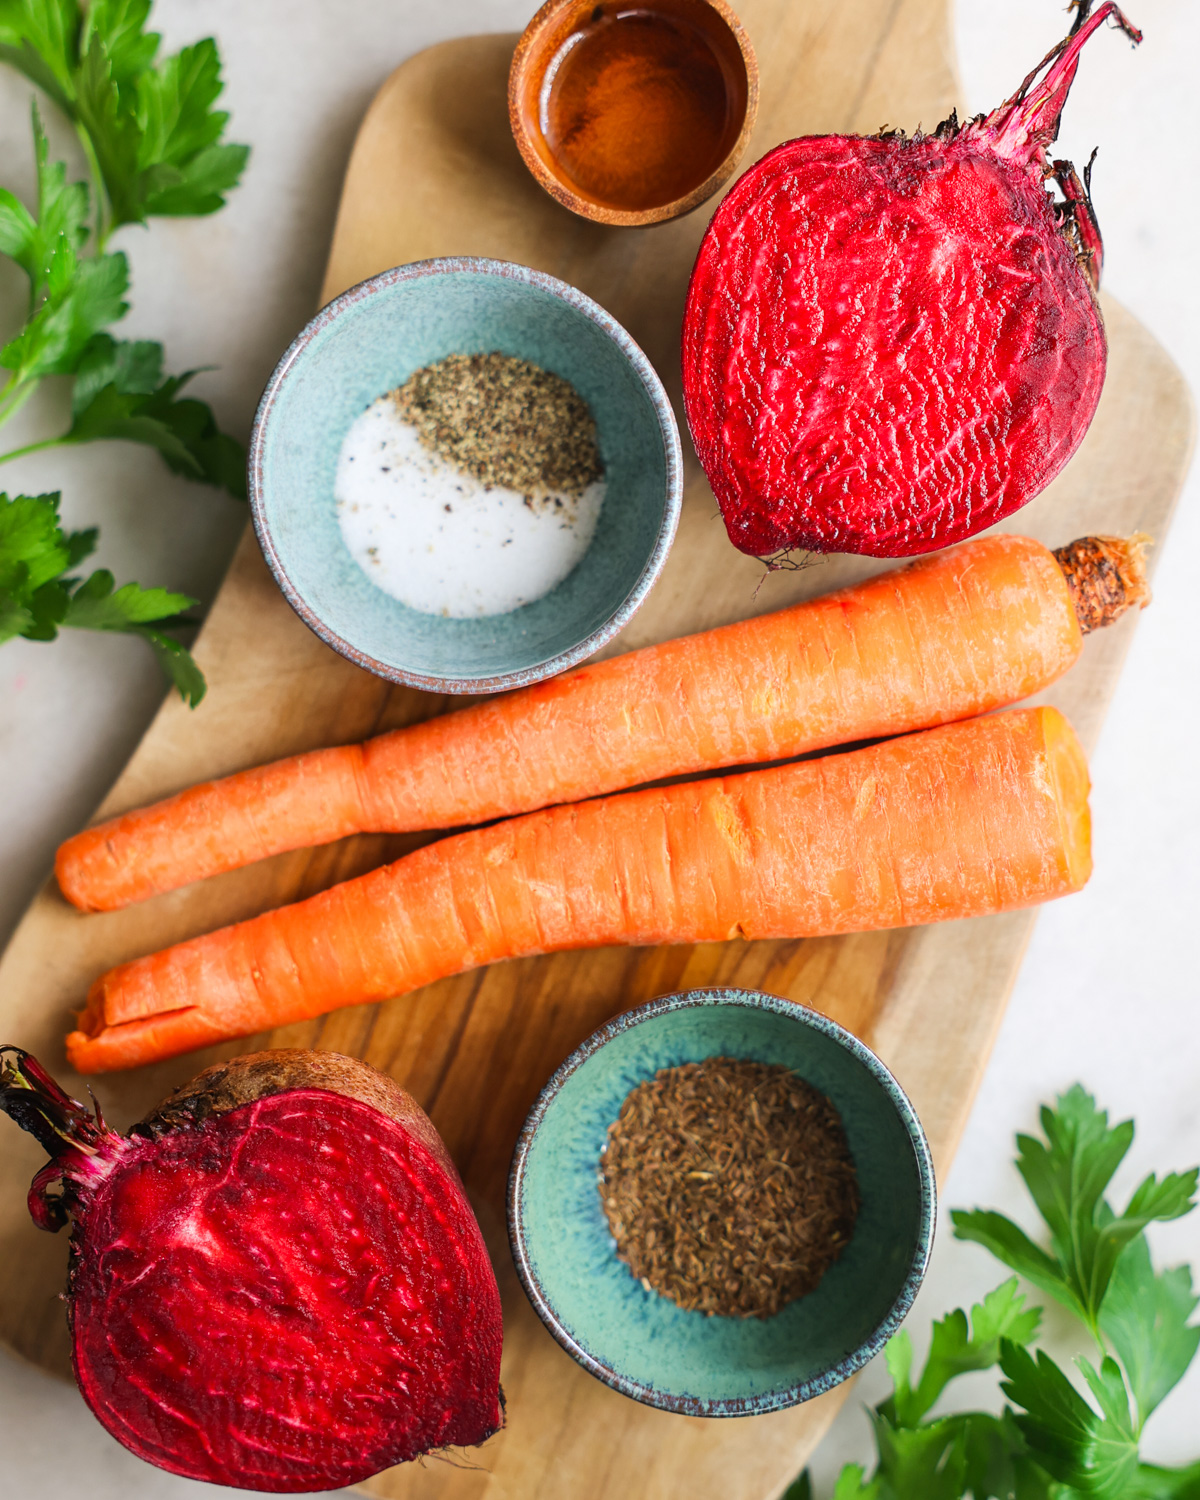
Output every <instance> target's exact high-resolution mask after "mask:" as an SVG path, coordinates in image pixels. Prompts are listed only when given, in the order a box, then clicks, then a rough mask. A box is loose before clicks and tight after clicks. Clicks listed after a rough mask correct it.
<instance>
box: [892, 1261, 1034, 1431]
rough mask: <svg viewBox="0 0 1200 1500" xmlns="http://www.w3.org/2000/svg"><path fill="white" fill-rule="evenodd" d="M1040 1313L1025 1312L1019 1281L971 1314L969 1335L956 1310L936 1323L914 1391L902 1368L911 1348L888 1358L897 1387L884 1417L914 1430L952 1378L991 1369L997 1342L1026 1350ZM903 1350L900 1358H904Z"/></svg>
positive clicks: (993, 1293) (1012, 1281)
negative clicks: (906, 1352)
mask: <svg viewBox="0 0 1200 1500" xmlns="http://www.w3.org/2000/svg"><path fill="white" fill-rule="evenodd" d="M1041 1318H1042V1312H1041V1308H1038V1307H1030V1308H1026V1306H1025V1297H1024V1294H1023V1293H1022V1292H1021V1291H1020V1290H1019V1289H1018V1285H1017V1278H1016V1277H1015V1276H1013V1277H1012V1278H1010V1280H1008V1281H1006V1282H1003V1283H1002V1284H1001V1285H1000V1286H998V1287H996V1288H995V1290H994V1291H991V1292H989V1293H988V1294H987V1296H986V1297H985V1298H984V1299H983V1301H982V1302H981V1303H978V1304H976V1306H974V1307H973V1308H972V1309H971V1329H970V1332H969V1333H968V1329H967V1318H966V1314H965V1313H964V1312H963V1311H962V1309H961V1308H957V1309H955V1311H954V1312H952V1313H950V1314H948V1316H946V1317H945V1318H943V1319H942V1320H941V1321H940V1322H938V1323H935V1324H934V1325H933V1338H932V1341H931V1343H930V1347H929V1357H928V1359H927V1360H926V1362H925V1368H924V1370H923V1371H922V1372H921V1379H920V1381H919V1382H918V1384H917V1386H916V1388H915V1389H913V1388H911V1387H910V1386H909V1383H908V1370H907V1368H906V1364H910V1363H911V1359H912V1347H911V1344H910V1345H909V1346H908V1359H907V1361H904V1360H903V1359H902V1358H897V1359H896V1360H895V1363H893V1358H892V1357H889V1358H888V1369H889V1371H890V1373H891V1375H892V1379H893V1381H894V1382H895V1385H896V1392H895V1395H894V1396H893V1397H892V1399H891V1402H890V1403H888V1405H890V1411H889V1413H888V1415H889V1416H890V1417H891V1418H892V1420H893V1421H895V1422H897V1423H898V1424H899V1425H900V1426H902V1427H913V1426H915V1425H916V1424H917V1423H918V1422H919V1421H920V1420H921V1418H922V1417H923V1416H924V1415H925V1413H926V1412H927V1411H929V1410H930V1409H931V1407H932V1406H933V1405H934V1403H935V1402H936V1401H937V1399H938V1397H939V1396H940V1395H941V1394H942V1392H943V1390H945V1388H946V1386H947V1385H948V1384H949V1382H950V1381H951V1380H953V1379H954V1377H955V1376H956V1375H963V1374H966V1373H967V1372H968V1371H971V1370H986V1369H989V1368H990V1367H991V1366H992V1365H994V1364H995V1363H996V1361H997V1360H998V1359H999V1357H1000V1340H1001V1339H1002V1338H1008V1339H1012V1340H1013V1341H1014V1342H1016V1343H1019V1344H1027V1343H1028V1342H1029V1341H1030V1339H1032V1338H1033V1336H1034V1334H1036V1332H1037V1330H1038V1325H1039V1323H1040V1322H1041ZM901 1337H903V1338H904V1339H905V1340H907V1335H906V1334H903V1335H901V1334H898V1335H897V1336H896V1338H895V1339H893V1340H891V1343H890V1344H889V1346H888V1351H886V1352H887V1353H888V1354H889V1355H890V1350H891V1344H895V1343H897V1342H898V1341H899V1340H900V1338H901ZM902 1352H903V1351H902V1349H901V1353H902Z"/></svg>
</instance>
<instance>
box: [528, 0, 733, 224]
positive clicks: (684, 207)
mask: <svg viewBox="0 0 1200 1500" xmlns="http://www.w3.org/2000/svg"><path fill="white" fill-rule="evenodd" d="M614 23H615V24H616V25H623V26H627V27H628V26H630V25H634V26H643V27H645V26H654V25H655V23H659V25H660V26H662V27H663V30H662V31H660V36H661V35H665V34H667V33H666V28H671V31H672V32H674V33H675V34H676V35H677V36H678V37H679V38H680V39H681V41H682V43H683V47H684V48H685V49H686V48H687V47H690V48H691V53H692V56H691V64H690V65H686V66H685V64H684V63H681V64H680V82H681V83H683V84H686V83H687V81H688V80H689V79H694V78H695V77H696V70H695V64H696V62H697V60H699V63H700V64H701V67H702V70H703V71H704V76H705V78H706V79H707V81H708V82H709V83H711V82H712V80H713V79H714V78H715V77H717V76H719V78H720V83H721V86H722V89H723V96H724V97H723V100H722V101H721V102H720V103H718V102H717V100H716V99H713V100H712V101H711V108H712V109H713V110H714V111H715V110H716V109H718V108H720V109H721V110H722V111H723V113H724V122H723V124H722V125H720V126H719V128H718V129H717V132H716V138H715V140H713V139H712V137H711V133H710V138H709V139H708V141H707V142H706V143H704V144H703V145H698V143H700V142H701V141H702V136H703V132H698V131H696V130H695V129H693V128H691V122H689V120H688V119H687V117H686V116H685V115H684V114H681V115H680V116H679V117H678V119H677V128H676V130H675V131H674V132H670V133H669V134H664V133H663V132H662V131H661V130H660V129H658V128H656V122H655V121H654V120H653V119H652V115H653V110H643V109H641V108H640V107H639V106H635V105H634V102H633V101H634V99H635V97H637V98H638V99H639V101H640V99H641V98H642V97H643V96H635V95H634V93H633V92H632V90H629V91H626V92H625V93H624V95H622V91H621V82H622V71H621V67H617V68H615V69H613V68H610V76H609V79H607V80H606V82H607V85H608V93H607V94H606V95H604V96H603V98H604V101H605V102H606V103H612V104H615V106H616V107H615V109H612V110H610V111H609V112H608V115H607V121H608V124H607V127H606V125H605V119H606V116H605V114H604V112H603V106H602V105H601V106H600V107H599V108H600V112H599V113H594V114H592V115H591V116H590V117H588V118H587V119H586V126H585V128H586V130H587V131H589V132H590V133H591V134H590V136H589V139H591V140H592V142H593V145H594V146H595V147H596V149H595V150H594V151H593V152H592V156H591V158H590V160H591V163H592V165H593V167H594V170H591V169H589V170H583V171H581V170H580V161H581V160H582V157H581V156H580V155H579V153H577V158H578V159H577V160H576V161H575V162H574V163H571V162H569V161H567V160H564V152H562V151H559V150H556V148H555V145H554V143H553V141H552V140H549V139H547V135H548V133H549V134H550V135H551V136H553V134H554V119H553V107H554V99H555V95H554V94H553V93H552V90H553V89H554V88H555V84H556V79H557V78H558V74H559V70H560V69H561V68H562V67H564V65H565V63H566V60H567V59H568V57H569V56H570V53H571V51H573V50H574V49H575V47H576V46H577V45H579V43H580V41H581V40H587V39H588V38H590V37H594V36H595V35H596V34H597V32H598V31H599V29H600V28H602V27H605V26H611V25H613V24H614ZM644 34H645V33H643V35H644ZM610 35H612V34H610ZM626 35H628V33H626ZM580 55H582V54H580ZM680 55H681V56H682V52H681V54H680ZM643 56H644V54H641V53H639V52H637V51H632V52H629V53H627V54H626V55H625V56H624V57H623V58H622V64H624V63H625V62H626V61H627V60H629V59H632V62H630V63H629V67H630V68H631V69H636V68H637V67H639V66H642V65H643ZM672 65H673V64H672V60H671V59H670V58H669V57H667V58H660V59H659V60H658V64H657V67H658V71H657V75H656V76H654V77H652V76H651V75H649V74H647V73H646V72H643V75H642V78H643V81H645V80H647V79H649V87H650V88H651V89H653V90H655V92H654V93H653V94H647V95H646V96H645V97H646V98H647V99H650V100H652V102H653V105H654V107H655V108H657V109H659V110H664V109H665V110H667V111H668V112H669V111H670V110H671V108H672V107H673V106H672V98H673V97H674V92H675V91H672V90H671V89H670V88H669V86H664V71H665V73H666V75H668V76H669V71H670V69H671V67H672ZM645 66H646V67H650V66H651V65H650V64H645ZM689 68H690V70H689ZM718 70H719V73H718ZM623 76H624V77H625V78H628V77H629V76H630V73H629V72H628V71H626V72H625V73H624V75H623ZM564 86H565V85H564ZM684 92H685V91H684V90H680V91H679V97H680V98H681V99H682V98H683V95H684ZM589 97H590V98H591V99H596V98H599V97H601V95H600V94H593V95H591V96H589ZM622 106H623V107H622ZM702 107H704V106H703V105H702V103H701V101H700V99H699V96H698V95H697V96H694V97H693V99H692V102H691V104H690V105H687V104H682V103H681V104H680V106H679V108H680V109H681V111H682V110H686V109H688V108H691V110H692V111H693V114H694V112H695V111H696V110H697V109H700V108H702ZM757 112H758V63H757V61H756V60H755V56H754V49H753V47H752V46H751V45H750V38H749V37H748V36H747V35H746V32H745V30H744V28H743V27H742V24H741V22H740V21H739V20H738V18H737V16H736V15H734V13H733V11H732V10H730V8H729V6H728V5H726V4H725V0H644V3H642V4H639V5H638V7H637V10H636V12H635V13H634V14H633V15H632V16H631V15H630V13H629V11H628V9H621V8H619V7H618V5H617V4H616V3H614V0H602V3H601V4H597V3H596V0H547V3H546V4H545V5H543V6H542V8H541V10H539V11H538V13H537V15H536V16H534V18H533V20H532V21H530V23H529V25H528V26H527V27H526V28H525V30H524V32H522V34H521V39H520V41H519V42H518V43H517V50H516V51H515V52H514V53H513V60H512V67H511V68H510V70H509V75H508V116H509V121H510V123H511V125H512V132H513V135H514V136H515V137H516V142H517V145H518V147H519V148H520V151H521V155H522V156H523V157H524V159H525V164H526V166H527V167H528V168H529V170H530V171H531V172H532V173H533V175H534V177H536V178H537V180H538V182H540V183H541V185H542V186H543V187H544V188H545V189H546V191H547V192H548V193H549V194H550V195H551V196H552V197H553V198H556V199H557V200H558V201H559V202H560V203H561V204H563V205H564V206H565V207H567V208H569V209H570V210H571V211H572V212H573V213H577V214H580V215H581V216H582V217H583V218H585V219H591V220H593V221H594V222H596V223H598V224H620V225H627V224H628V225H633V224H658V223H662V222H663V221H664V220H666V219H675V218H678V217H679V216H680V215H681V214H686V213H690V212H691V211H692V209H694V208H697V207H699V205H700V204H701V203H703V202H704V201H705V199H706V198H709V197H711V196H712V194H713V193H715V192H716V191H717V189H718V188H719V187H721V186H722V185H723V184H724V183H725V182H727V181H728V180H729V178H730V177H731V176H732V175H733V172H734V169H735V168H736V166H737V164H738V161H739V160H740V159H741V156H742V153H743V152H744V151H745V149H746V145H747V143H748V141H749V139H750V132H751V130H752V129H753V128H754V117H755V115H756V114H757ZM658 123H661V116H660V120H659V122H658ZM672 137H673V139H672ZM574 139H575V140H576V141H578V139H579V137H578V136H575V137H574ZM664 142H667V144H666V145H664ZM653 143H657V145H658V150H657V151H654V150H652V149H650V150H648V149H647V148H648V147H650V146H652V144H653ZM689 157H690V158H691V159H690V160H689ZM626 162H627V163H628V167H627V169H626V168H625V166H624V163H626ZM665 183H670V184H671V185H672V187H673V191H669V192H665V193H662V194H661V200H662V201H659V196H660V194H659V193H658V192H657V191H656V190H657V189H659V188H660V187H661V186H662V185H663V184H665Z"/></svg>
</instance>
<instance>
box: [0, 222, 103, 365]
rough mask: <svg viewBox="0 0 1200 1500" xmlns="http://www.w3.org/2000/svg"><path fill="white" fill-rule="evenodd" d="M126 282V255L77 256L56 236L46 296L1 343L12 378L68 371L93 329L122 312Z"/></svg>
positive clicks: (1, 353) (1, 357)
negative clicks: (18, 330) (4, 341)
mask: <svg viewBox="0 0 1200 1500" xmlns="http://www.w3.org/2000/svg"><path fill="white" fill-rule="evenodd" d="M128 286H129V267H128V264H127V262H126V260H125V257H124V255H121V254H117V255H100V256H95V257H92V258H90V259H87V260H82V261H80V260H78V259H77V257H76V255H75V251H74V250H73V249H72V248H71V246H70V244H69V243H68V242H67V240H66V239H65V237H60V239H59V241H58V244H57V246H56V247H55V249H54V252H53V254H52V255H51V257H50V264H49V269H48V273H47V280H46V296H45V300H44V301H43V303H42V305H41V306H40V307H39V308H38V310H37V311H36V312H35V313H34V314H33V316H32V317H31V318H30V319H29V321H28V322H27V323H26V324H25V327H24V328H23V329H22V330H21V332H20V333H19V334H18V335H17V336H16V338H15V339H12V340H11V341H10V342H9V343H7V344H6V345H5V346H4V348H3V349H0V365H3V366H4V368H5V369H7V370H12V371H13V375H14V384H16V385H23V384H25V383H26V382H28V381H32V380H39V379H41V378H42V376H44V375H70V374H71V373H72V372H73V370H74V369H75V366H76V364H77V363H78V362H79V359H80V357H81V355H82V354H83V351H84V348H85V347H86V345H87V344H88V342H89V341H90V340H91V338H92V337H93V335H94V334H95V333H96V332H97V331H98V330H99V329H101V328H103V327H104V326H105V324H107V323H115V322H116V321H117V319H118V318H122V317H124V316H125V313H126V311H127V310H128V303H126V302H125V301H124V300H123V298H124V294H125V291H126V289H127V288H128Z"/></svg>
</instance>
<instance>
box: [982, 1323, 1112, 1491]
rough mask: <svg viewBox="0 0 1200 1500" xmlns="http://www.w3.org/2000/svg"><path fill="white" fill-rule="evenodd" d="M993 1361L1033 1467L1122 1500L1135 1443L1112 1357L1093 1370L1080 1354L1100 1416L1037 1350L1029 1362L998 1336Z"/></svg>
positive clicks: (1025, 1354)
mask: <svg viewBox="0 0 1200 1500" xmlns="http://www.w3.org/2000/svg"><path fill="white" fill-rule="evenodd" d="M1000 1366H1001V1369H1002V1370H1003V1371H1004V1373H1005V1375H1006V1376H1007V1377H1008V1378H1007V1380H1004V1381H1002V1382H1001V1389H1002V1390H1003V1391H1004V1393H1005V1395H1006V1396H1008V1397H1009V1398H1010V1399H1011V1400H1012V1401H1014V1402H1015V1403H1016V1404H1017V1406H1019V1407H1023V1408H1024V1410H1023V1411H1021V1412H1017V1413H1016V1415H1015V1417H1014V1421H1015V1422H1016V1425H1017V1427H1018V1428H1019V1429H1020V1432H1021V1435H1022V1436H1023V1437H1024V1439H1025V1442H1026V1444H1027V1445H1028V1447H1029V1451H1030V1454H1031V1456H1032V1457H1033V1458H1034V1459H1035V1460H1036V1461H1037V1462H1038V1463H1039V1464H1040V1465H1041V1467H1042V1468H1044V1469H1045V1470H1046V1471H1047V1473H1049V1474H1050V1475H1052V1476H1053V1477H1054V1478H1055V1479H1057V1480H1059V1481H1060V1482H1061V1483H1063V1484H1068V1485H1071V1486H1072V1487H1073V1488H1075V1489H1078V1490H1082V1491H1083V1492H1084V1493H1085V1494H1089V1495H1098V1496H1100V1497H1102V1500H1128V1497H1129V1493H1130V1486H1131V1484H1132V1482H1133V1480H1134V1476H1135V1475H1136V1473H1137V1469H1138V1444H1137V1438H1136V1436H1135V1435H1134V1433H1133V1425H1132V1420H1131V1417H1130V1413H1129V1400H1128V1395H1127V1393H1126V1391H1125V1383H1124V1381H1123V1380H1122V1378H1121V1372H1120V1369H1119V1368H1118V1366H1117V1364H1116V1362H1115V1361H1114V1360H1112V1359H1106V1360H1105V1361H1104V1363H1103V1364H1102V1365H1101V1368H1100V1371H1099V1372H1097V1371H1096V1370H1094V1369H1093V1368H1092V1367H1091V1366H1090V1365H1089V1364H1087V1363H1086V1361H1081V1368H1082V1369H1083V1372H1084V1375H1085V1377H1086V1378H1087V1380H1088V1384H1089V1386H1090V1387H1091V1389H1092V1392H1093V1394H1094V1395H1096V1397H1097V1399H1098V1400H1100V1401H1101V1403H1102V1405H1103V1415H1097V1413H1096V1412H1095V1411H1094V1410H1093V1409H1092V1407H1091V1406H1089V1405H1088V1403H1087V1402H1086V1401H1085V1400H1084V1399H1083V1397H1082V1396H1081V1395H1080V1394H1079V1392H1078V1391H1077V1390H1076V1389H1075V1387H1074V1386H1073V1385H1072V1384H1071V1382H1070V1381H1069V1380H1068V1379H1067V1377H1066V1376H1065V1375H1064V1374H1063V1372H1062V1370H1060V1369H1059V1367H1058V1366H1057V1365H1056V1364H1055V1362H1054V1361H1053V1360H1052V1359H1051V1358H1050V1356H1049V1355H1048V1354H1047V1353H1046V1352H1045V1351H1044V1350H1039V1351H1038V1355H1037V1359H1036V1361H1035V1360H1034V1358H1033V1356H1032V1355H1031V1354H1030V1353H1029V1351H1028V1350H1027V1349H1024V1348H1023V1347H1022V1346H1021V1345H1020V1344H1014V1343H1012V1342H1011V1341H1009V1340H1008V1339H1005V1340H1004V1341H1003V1342H1002V1344H1001V1353H1000Z"/></svg>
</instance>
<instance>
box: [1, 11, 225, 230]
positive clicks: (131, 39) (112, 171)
mask: <svg viewBox="0 0 1200 1500" xmlns="http://www.w3.org/2000/svg"><path fill="white" fill-rule="evenodd" d="M149 16H150V0H92V3H90V4H89V5H88V7H87V9H86V11H85V12H82V13H81V11H80V8H79V5H78V4H77V3H76V0H0V58H2V59H4V60H6V61H8V62H11V63H12V64H13V65H14V66H16V67H18V68H20V69H21V71H22V72H23V73H25V75H26V76H27V77H28V78H31V79H32V80H33V81H34V82H35V83H36V84H38V85H39V87H41V88H44V89H45V90H46V92H47V93H49V94H50V96H51V97H52V98H53V99H54V100H55V102H56V103H57V104H58V105H59V107H60V108H61V109H62V110H63V111H64V112H65V113H66V114H67V115H69V116H70V118H71V119H72V120H73V121H74V122H75V124H76V125H77V127H78V128H79V130H80V132H81V134H82V135H83V136H84V138H85V143H86V145H87V146H88V148H89V150H90V152H91V154H92V156H93V158H94V160H95V164H96V167H97V169H98V171H99V173H100V178H101V180H102V182H103V184H104V191H105V193H106V195H107V197H108V203H109V209H110V222H109V224H108V226H107V228H108V232H111V231H112V230H113V229H114V228H116V227H117V226H118V225H120V224H140V223H143V222H144V221H145V220H146V219H147V218H148V217H150V216H152V215H163V214H171V215H179V214H208V213H212V212H214V211H215V210H216V209H218V208H220V207H221V205H222V204H223V203H224V201H225V198H224V195H225V194H226V193H227V192H228V191H229V190H230V189H231V188H233V187H235V186H236V184H237V182H238V180H239V178H240V177H241V174H242V172H243V170H244V168H245V165H246V161H247V158H248V156H249V148H248V147H246V146H238V145H231V144H227V145H222V144H220V138H221V136H222V134H223V133H224V130H225V126H226V124H227V123H228V119H229V116H228V115H227V114H226V113H225V112H224V111H223V110H217V109H214V108H213V105H214V103H215V101H216V100H217V98H218V97H219V95H220V93H221V90H222V88H223V83H222V79H221V62H220V57H219V55H218V52H217V48H216V43H215V42H214V41H213V40H212V39H211V38H206V39H205V40H204V41H201V42H197V43H195V44H194V45H193V46H190V47H184V48H182V49H181V50H180V51H179V52H177V53H174V54H172V55H171V56H170V57H167V58H165V59H163V60H162V61H158V60H157V58H158V48H159V43H160V41H161V38H160V37H159V36H158V34H157V33H156V32H152V31H148V30H147V29H146V27H147V22H148V21H149ZM105 238H106V236H105V235H101V236H100V242H101V243H103V241H104V239H105Z"/></svg>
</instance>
